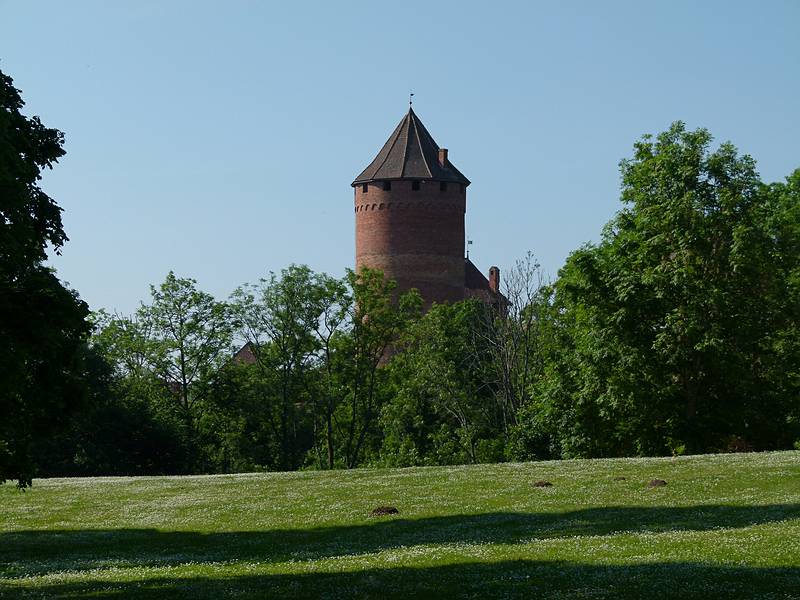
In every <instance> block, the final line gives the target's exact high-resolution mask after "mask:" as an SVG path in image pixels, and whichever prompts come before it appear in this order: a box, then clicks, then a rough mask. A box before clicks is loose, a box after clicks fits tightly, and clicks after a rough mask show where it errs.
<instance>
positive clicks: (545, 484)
mask: <svg viewBox="0 0 800 600" xmlns="http://www.w3.org/2000/svg"><path fill="white" fill-rule="evenodd" d="M533 487H553V484H552V483H550V482H549V481H544V480H542V481H537V482H536V483H534V484H533Z"/></svg>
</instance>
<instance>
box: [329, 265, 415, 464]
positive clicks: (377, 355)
mask: <svg viewBox="0 0 800 600" xmlns="http://www.w3.org/2000/svg"><path fill="white" fill-rule="evenodd" d="M347 279H348V284H349V286H350V289H351V290H352V297H353V299H354V302H353V303H352V305H351V307H350V314H349V321H350V327H351V329H350V331H349V335H347V336H342V337H340V338H339V339H338V342H339V343H338V344H337V347H336V359H337V365H338V368H337V370H338V373H339V374H340V375H339V376H340V377H341V382H342V383H341V387H340V389H341V391H342V394H343V398H342V400H341V402H340V405H339V408H338V410H337V412H336V415H335V416H336V418H335V426H336V429H337V438H338V439H339V440H340V442H339V444H340V447H341V448H342V454H343V456H342V458H343V460H344V465H345V466H346V467H347V468H348V469H352V468H355V467H356V466H358V465H359V464H360V462H361V460H362V458H363V456H364V454H365V450H366V446H367V443H368V442H369V441H371V440H374V441H376V442H377V440H378V438H379V434H378V432H377V431H376V425H377V419H378V416H379V415H380V410H381V405H382V403H383V400H384V399H385V397H384V396H383V395H382V392H384V391H385V383H386V378H387V374H386V372H385V370H384V369H379V367H380V366H381V365H382V364H384V363H385V362H386V361H387V360H388V359H389V356H390V354H391V353H392V351H393V348H392V345H393V344H395V343H396V342H397V341H398V340H399V338H400V335H401V334H402V333H403V331H405V328H406V327H407V326H408V324H409V323H411V322H413V321H414V320H415V319H417V318H418V317H419V315H420V313H421V309H422V298H421V296H420V295H419V293H418V292H417V291H416V290H410V291H408V292H405V293H403V294H400V295H399V297H397V294H396V289H397V284H396V282H395V281H393V280H390V279H385V278H384V276H383V273H382V272H381V271H378V270H374V269H367V268H362V269H361V270H359V272H358V273H356V272H354V271H349V272H348V275H347ZM376 446H377V443H376Z"/></svg>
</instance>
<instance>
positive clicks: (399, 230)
mask: <svg viewBox="0 0 800 600" xmlns="http://www.w3.org/2000/svg"><path fill="white" fill-rule="evenodd" d="M469 183H470V182H469V180H468V179H467V178H466V177H464V175H462V174H461V172H460V171H459V170H458V169H456V168H455V166H453V164H452V163H451V162H450V160H449V158H448V156H447V150H446V149H445V148H439V146H438V145H437V144H436V142H435V141H434V140H433V137H431V134H430V133H428V130H427V129H425V126H424V125H423V124H422V122H421V121H420V120H419V118H418V117H417V115H416V114H415V113H414V111H413V110H412V109H411V108H409V110H408V114H406V115H405V116H404V117H403V119H402V120H401V121H400V124H399V125H398V126H397V128H396V129H395V130H394V132H393V133H392V135H391V136H390V137H389V139H388V140H387V141H386V143H385V144H384V145H383V148H381V151H380V152H379V153H378V155H377V156H376V157H375V159H374V160H373V161H372V162H371V163H370V165H369V166H368V167H367V168H366V169H364V171H363V172H362V173H361V174H360V175H359V176H358V177H356V179H355V181H354V182H353V183H352V186H353V187H354V188H355V215H356V269H357V270H358V269H360V268H361V267H369V268H373V269H380V270H381V271H383V273H384V275H385V276H386V277H387V278H390V279H394V280H395V281H397V284H398V288H399V289H400V290H401V291H405V290H408V289H410V288H417V289H418V290H419V291H420V294H422V297H423V299H424V301H425V304H426V305H430V304H431V303H433V302H438V303H441V302H457V301H459V300H463V299H464V297H465V294H466V293H468V292H467V290H466V289H465V267H469V266H471V263H469V264H468V263H466V262H465V259H464V214H465V213H466V207H467V204H466V199H467V186H468V185H469Z"/></svg>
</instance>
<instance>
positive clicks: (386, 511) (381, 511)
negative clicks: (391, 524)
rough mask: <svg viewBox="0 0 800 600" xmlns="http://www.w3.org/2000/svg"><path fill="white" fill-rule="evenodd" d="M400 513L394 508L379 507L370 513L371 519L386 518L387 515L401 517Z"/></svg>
mask: <svg viewBox="0 0 800 600" xmlns="http://www.w3.org/2000/svg"><path fill="white" fill-rule="evenodd" d="M399 514H400V511H399V510H397V509H396V508H395V507H394V506H379V507H378V508H375V509H373V511H372V512H371V513H369V516H370V517H384V516H386V515H399Z"/></svg>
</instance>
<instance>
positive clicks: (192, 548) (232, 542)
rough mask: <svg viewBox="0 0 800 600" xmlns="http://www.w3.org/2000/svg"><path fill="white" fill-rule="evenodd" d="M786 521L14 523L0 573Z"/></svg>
mask: <svg viewBox="0 0 800 600" xmlns="http://www.w3.org/2000/svg"><path fill="white" fill-rule="evenodd" d="M401 510H402V507H401ZM786 519H800V504H772V505H764V506H726V505H701V506H687V507H603V508H591V509H582V510H575V511H568V512H559V513H505V512H502V513H486V514H478V515H451V516H439V517H430V518H422V519H414V520H410V519H403V518H388V519H380V520H379V519H376V520H374V521H371V522H368V523H364V524H357V525H342V526H334V527H320V528H311V529H281V530H266V531H232V532H210V533H202V532H196V531H159V530H155V529H112V530H92V529H89V530H46V531H17V532H6V533H2V534H0V576H3V577H9V578H13V577H22V576H25V575H43V574H46V573H50V572H54V571H65V570H70V571H78V570H86V569H93V568H103V567H107V566H112V565H113V566H118V567H123V568H128V567H140V566H142V567H154V566H170V565H178V564H184V563H188V562H193V563H210V562H219V561H261V562H267V563H269V562H283V561H288V560H315V559H320V558H325V557H332V556H348V555H356V554H364V553H370V552H378V551H381V550H387V549H391V548H397V547H401V546H406V547H409V546H417V545H422V544H449V543H489V544H491V543H494V544H515V543H523V542H527V541H530V540H535V539H550V538H558V537H572V536H578V535H580V536H599V535H606V534H609V533H625V532H641V531H650V532H663V531H703V530H709V529H714V528H741V527H748V526H750V525H757V524H761V523H772V522H779V521H783V520H786Z"/></svg>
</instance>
